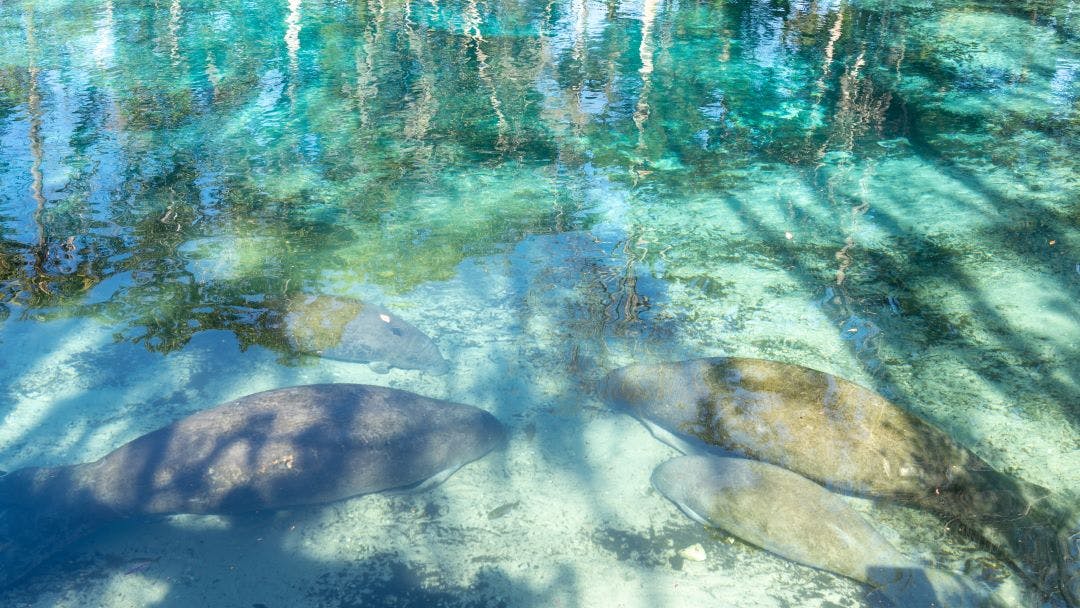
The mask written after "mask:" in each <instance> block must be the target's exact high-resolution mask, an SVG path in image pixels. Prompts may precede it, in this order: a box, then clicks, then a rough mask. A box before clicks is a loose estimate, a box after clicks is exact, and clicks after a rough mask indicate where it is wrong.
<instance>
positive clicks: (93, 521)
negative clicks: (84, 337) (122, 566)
mask: <svg viewBox="0 0 1080 608" xmlns="http://www.w3.org/2000/svg"><path fill="white" fill-rule="evenodd" d="M503 437H504V430H503V427H502V425H501V424H500V423H499V422H498V421H497V420H496V419H495V418H494V417H493V416H492V415H491V414H488V413H487V412H485V411H483V410H480V409H478V408H475V407H472V406H468V405H461V404H457V403H450V402H448V401H440V400H436V399H429V398H427V397H422V396H420V395H416V394H413V393H409V392H406V391H401V390H395V389H391V388H384V387H378V386H366V385H362V384H316V385H309V386H297V387H292V388H283V389H277V390H271V391H266V392H262V393H257V394H254V395H249V396H246V397H241V398H240V399H237V400H235V401H230V402H228V403H225V404H222V405H218V406H216V407H214V408H211V409H208V410H204V411H201V412H198V413H195V414H192V415H191V416H188V417H186V418H183V419H181V420H178V421H176V422H174V423H172V424H170V425H169V426H166V427H164V428H161V429H158V430H156V431H153V432H151V433H148V434H146V435H143V436H141V437H138V438H136V439H134V440H132V441H131V442H129V443H126V444H124V445H122V446H120V447H119V448H117V449H116V450H114V451H112V452H110V453H109V454H107V455H106V456H104V457H103V458H101V459H100V460H97V461H95V462H90V463H86V464H77V465H71V466H59V467H48V468H27V469H20V470H17V471H13V472H11V473H9V474H7V475H4V476H3V477H0V587H2V586H5V585H7V584H10V583H11V582H13V581H15V580H16V579H18V578H20V577H21V576H23V575H24V574H26V573H27V572H28V571H29V570H31V569H32V568H33V567H34V566H35V565H37V564H38V563H40V562H42V561H44V560H45V559H46V558H48V557H49V556H50V555H52V554H53V553H55V552H56V551H58V550H59V549H61V548H62V547H64V546H65V545H67V544H69V543H71V542H72V541H74V540H76V539H77V538H79V537H81V536H83V535H85V534H87V533H89V532H91V531H93V530H95V529H97V528H99V527H101V526H102V525H105V524H107V523H109V522H112V521H115V520H119V519H123V518H129V517H138V516H146V515H158V514H171V513H216V514H231V513H242V512H248V511H256V510H262V509H281V508H285V507H293V506H298V505H310V504H318V503H326V502H331V501H335V500H341V499H344V498H348V497H351V496H358V495H361V494H369V493H372V492H379V491H382V490H388V489H392V488H402V487H411V486H416V487H417V488H418V489H424V488H426V487H428V486H430V485H434V484H436V483H438V482H440V481H442V480H443V479H445V478H446V477H448V476H450V475H451V474H452V473H453V472H454V471H456V470H457V469H458V468H459V467H461V466H462V465H463V464H465V463H467V462H470V461H472V460H475V459H477V458H479V457H481V456H483V455H484V454H485V453H487V452H488V451H489V450H491V449H492V448H493V447H494V446H495V445H496V444H498V443H499V442H501V441H502V439H503Z"/></svg>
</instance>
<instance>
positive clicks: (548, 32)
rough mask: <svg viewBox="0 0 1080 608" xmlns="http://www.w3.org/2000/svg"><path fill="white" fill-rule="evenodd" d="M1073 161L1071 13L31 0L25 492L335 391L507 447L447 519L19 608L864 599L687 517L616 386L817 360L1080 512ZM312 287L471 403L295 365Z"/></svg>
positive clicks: (81, 581)
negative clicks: (487, 435) (426, 344)
mask: <svg viewBox="0 0 1080 608" xmlns="http://www.w3.org/2000/svg"><path fill="white" fill-rule="evenodd" d="M1077 158H1080V4H1077V3H1076V2H1075V1H1074V0H1030V1H1025V2H1012V1H1005V0H1000V1H991V0H985V1H981V2H979V1H960V0H951V1H940V2H929V1H921V0H919V1H916V0H864V1H855V0H820V1H816V2H811V1H806V0H791V1H790V2H783V1H780V0H737V1H728V2H722V1H721V2H698V3H691V2H684V1H682V0H666V1H661V0H637V1H627V2H617V1H612V2H606V3H605V2H597V1H590V0H552V1H550V2H535V1H532V0H506V1H502V2H479V1H476V0H443V1H441V2H440V1H437V0H430V1H414V2H408V1H406V2H402V1H401V0H385V1H375V0H370V1H369V0H352V1H339V0H321V1H318V0H276V1H273V2H270V1H263V0H234V1H230V0H202V1H195V0H159V1H155V2H150V1H148V0H73V1H64V2H61V1H59V0H44V1H43V0H34V1H31V0H24V1H17V0H0V348H2V351H0V352H2V354H0V390H2V391H3V397H4V398H3V399H2V405H0V469H4V470H12V469H16V468H20V467H24V466H41V465H56V464H63V463H71V462H81V461H88V460H92V459H95V458H98V457H100V456H101V455H103V454H105V453H107V452H109V451H110V450H112V449H113V448H115V447H117V446H118V445H120V444H122V443H124V442H125V441H128V440H130V439H132V438H134V437H136V436H139V435H141V434H143V433H145V432H148V431H150V430H153V429H155V428H158V427H160V426H162V425H164V424H166V423H168V422H170V421H172V420H175V419H176V418H179V417H181V416H183V415H185V414H188V413H191V412H194V411H197V410H200V409H203V408H206V407H209V406H211V405H214V404H216V403H220V402H223V401H226V400H229V399H232V398H236V397H239V396H241V395H245V394H249V393H253V392H256V391H259V390H264V389H269V388H276V387H280V386H288V385H293V384H301V383H309V382H334V381H337V382H365V383H372V384H381V385H389V386H393V387H396V388H403V389H407V390H412V391H415V392H419V393H421V394H425V395H430V396H433V397H439V398H446V399H451V400H455V401H460V402H463V403H469V404H474V405H477V406H479V407H482V408H484V409H486V410H488V411H490V412H492V413H494V414H495V415H496V416H497V417H498V418H499V419H500V420H502V421H503V422H504V423H505V424H506V425H507V426H508V428H509V429H510V434H511V435H510V441H509V443H508V444H507V446H506V447H505V448H504V449H502V450H500V451H497V452H495V453H493V454H490V455H488V456H487V457H485V458H484V459H481V460H479V461H477V462H474V463H472V464H469V465H467V466H466V467H464V468H463V469H462V470H461V471H459V472H458V473H456V474H455V475H454V476H453V477H451V478H450V479H449V480H448V481H447V482H446V483H445V484H443V485H441V486H440V487H438V488H436V489H435V490H433V491H431V492H428V493H424V494H416V495H381V494H380V495H373V496H368V497H362V498H357V499H353V500H349V501H345V502H341V503H336V504H332V505H327V506H325V507H319V508H310V509H296V510H292V511H289V512H284V513H278V514H262V515H252V516H244V517H235V518H219V517H192V516H177V517H172V518H166V519H164V520H160V521H154V522H150V523H141V524H136V523H132V524H130V525H124V526H119V527H114V528H110V529H108V530H105V531H103V532H101V533H100V534H98V535H95V536H93V537H91V538H88V539H86V540H84V541H82V542H80V543H79V544H78V545H76V546H75V547H73V548H72V549H71V550H70V551H68V552H65V553H64V554H62V555H60V556H57V557H56V558H54V559H52V560H50V561H49V562H47V563H46V564H45V565H44V566H43V567H42V568H40V569H39V570H38V571H37V572H36V573H35V574H34V575H33V576H31V577H29V578H27V579H24V580H23V581H22V582H21V583H19V584H18V585H17V586H16V587H15V588H12V589H9V590H6V591H3V592H0V602H2V603H3V604H4V605H20V606H21V605H26V606H84V605H101V606H134V605H148V606H190V605H221V606H226V605H227V606H252V605H259V604H262V605H265V606H267V607H270V608H273V607H275V606H309V605H310V606H342V607H344V606H356V605H369V604H385V605H398V606H402V605H416V606H422V605H437V604H438V605H467V606H471V605H476V606H488V605H508V606H533V605H535V606H616V605H622V606H643V607H644V606H700V605H703V604H704V603H705V602H708V603H709V604H712V605H738V606H793V605H798V606H838V605H839V606H864V605H871V602H872V601H873V599H874V598H868V597H867V594H868V590H867V589H866V588H865V587H862V586H860V585H858V584H856V583H854V582H852V581H849V580H847V579H842V578H839V577H836V576H833V575H830V574H827V573H824V572H822V571H819V570H814V569H811V568H807V567H803V566H800V565H796V564H793V563H792V562H788V561H786V560H783V559H781V558H778V557H775V556H773V555H771V554H768V553H765V552H763V551H761V550H758V549H756V548H754V547H751V546H748V545H744V544H741V543H739V542H737V541H734V540H733V539H731V538H730V537H727V536H725V535H724V534H722V533H716V532H708V531H705V530H703V529H702V528H701V527H700V526H699V525H697V524H695V523H693V522H692V521H690V520H689V519H687V518H685V517H684V516H683V515H682V514H681V513H679V512H678V511H677V510H676V509H675V508H674V507H673V506H672V505H671V504H670V503H668V502H666V500H665V499H664V498H663V497H662V496H661V495H659V494H658V493H656V492H655V491H653V490H652V489H650V486H649V475H650V473H651V472H652V469H653V468H654V467H655V466H656V465H657V464H659V463H660V462H663V461H664V460H666V459H668V458H670V457H671V456H672V455H674V451H673V450H671V449H669V448H667V447H666V446H665V445H663V444H661V443H659V442H657V441H655V440H654V439H653V438H652V437H651V436H650V435H649V434H648V432H647V431H646V430H645V429H644V428H643V427H642V426H641V425H640V424H638V423H637V422H636V421H634V420H632V419H630V418H629V417H627V416H625V415H623V414H620V413H617V412H614V411H611V410H610V409H608V408H607V406H606V405H605V404H604V403H602V401H601V400H600V399H599V398H598V396H597V395H596V394H595V385H596V382H597V380H598V379H599V378H601V377H602V376H603V374H604V373H606V372H607V371H608V370H610V369H613V368H615V367H618V366H620V365H625V364H628V363H631V362H640V361H661V360H670V359H680V358H690V357H697V356H706V355H718V354H725V355H736V356H744V357H757V358H766V359H775V360H780V361H785V362H790V363H796V364H800V365H805V366H809V367H813V368H816V369H821V370H824V371H828V372H831V373H834V374H837V375H839V376H842V377H845V378H848V379H851V380H853V381H855V382H857V383H859V384H862V385H864V386H868V387H872V388H874V389H875V390H877V391H878V392H880V393H882V394H884V395H886V396H888V397H889V398H891V399H893V400H894V401H896V402H897V403H899V404H900V405H902V406H903V407H905V408H907V409H909V410H910V411H913V412H915V413H917V414H918V415H920V416H922V417H923V418H925V419H927V420H930V421H932V422H933V423H935V424H936V425H938V426H939V427H941V428H943V429H945V430H946V431H947V432H948V433H950V434H951V435H952V436H953V437H955V438H956V439H957V440H958V441H959V442H961V443H962V444H964V445H965V446H967V447H968V448H970V449H971V450H973V451H974V452H976V453H977V454H979V455H980V456H981V457H983V458H984V459H986V460H987V461H989V462H990V463H991V464H993V465H994V466H995V467H997V468H999V469H1001V470H1005V471H1008V472H1010V473H1012V474H1014V475H1016V476H1018V477H1021V478H1023V479H1026V480H1028V481H1031V482H1034V483H1038V484H1040V485H1043V486H1046V487H1047V488H1050V489H1052V490H1055V491H1058V492H1080V171H1078V168H1080V162H1078V161H1077V160H1076V159H1077ZM305 293H309V294H314V293H319V294H329V295H335V296H351V297H356V298H362V299H365V300H371V301H377V302H379V303H380V304H382V305H384V306H386V307H387V308H388V309H391V310H394V311H397V312H398V313H399V314H400V315H401V316H402V317H403V318H406V319H407V320H408V321H409V322H410V323H412V324H413V325H415V326H416V327H418V328H419V329H420V330H422V331H424V332H425V333H427V334H428V335H429V336H431V337H432V338H433V339H434V340H435V342H436V343H437V344H438V346H439V348H440V349H441V351H442V354H443V355H444V356H445V357H446V359H447V360H448V361H449V363H450V371H449V373H447V374H445V375H432V374H428V373H425V372H423V371H414V370H413V371H410V370H401V369H391V370H390V371H388V372H386V373H379V372H385V370H383V369H377V368H376V366H368V365H364V364H358V363H348V362H340V361H332V360H328V359H320V358H316V357H311V356H304V355H301V354H299V353H296V352H292V351H291V350H290V346H289V342H288V340H287V339H285V337H284V336H283V335H282V333H281V330H280V327H279V326H278V325H277V324H275V323H274V322H273V318H274V313H276V312H278V311H280V310H281V307H282V305H283V302H284V301H285V300H287V299H288V298H289V297H291V296H295V295H298V294H305ZM850 502H851V503H852V505H853V506H854V507H855V508H857V509H859V510H860V511H862V512H863V513H864V514H866V515H867V517H868V518H869V520H870V521H871V523H872V524H874V525H875V526H876V527H877V528H878V529H879V531H881V532H882V534H884V535H885V536H886V537H887V538H889V540H891V541H893V542H894V543H895V544H897V545H898V546H900V547H901V548H903V549H904V551H905V552H906V553H907V554H908V555H911V556H914V557H915V558H917V559H920V560H923V561H925V562H927V563H931V562H933V563H936V564H938V565H939V567H945V568H951V569H954V570H956V571H961V572H962V571H964V569H965V563H967V564H968V565H969V567H968V571H969V572H970V573H971V576H973V577H975V578H979V579H980V580H983V582H985V583H987V584H990V585H993V586H1001V585H1009V584H1015V585H1016V586H1021V587H1022V586H1023V585H1024V583H1023V582H1022V581H1021V580H1020V578H1019V577H1018V576H1017V575H1016V574H1015V573H1011V572H1010V571H1009V570H1008V569H1007V568H1005V567H1003V566H1000V565H999V566H996V567H992V568H983V569H980V568H977V567H976V568H972V567H970V564H974V563H976V562H980V561H986V560H990V561H992V559H991V558H990V557H989V556H988V555H987V554H986V553H985V552H984V551H983V550H982V549H980V548H979V547H978V546H977V545H976V543H975V542H974V541H973V540H972V539H970V538H968V537H965V536H963V535H961V534H958V533H957V532H956V531H955V530H954V529H952V528H950V527H949V526H948V525H947V522H943V521H941V520H939V519H937V518H935V517H933V516H930V515H928V514H926V513H922V512H919V511H916V510H914V509H910V508H908V507H905V506H903V505H897V504H889V503H885V502H880V501H879V502H872V501H869V500H865V499H858V498H851V499H850ZM694 543H701V544H702V545H703V547H704V549H705V553H706V556H707V557H706V559H705V561H702V562H694V561H687V560H683V559H682V558H680V557H679V556H678V555H677V553H676V552H677V551H678V550H679V549H681V548H683V547H686V546H689V545H692V544H694ZM987 571H989V572H990V574H987V573H986V572H987ZM1002 581H1004V583H1003V582H1002ZM1061 602H1062V600H1061V598H1060V597H1057V596H1051V597H1040V596H1038V594H1035V593H1033V592H1030V590H1028V592H1027V594H1026V595H1020V592H1019V591H1018V592H1017V596H1016V598H1015V604H1016V605H1022V606H1029V605H1030V606H1058V605H1062V604H1061Z"/></svg>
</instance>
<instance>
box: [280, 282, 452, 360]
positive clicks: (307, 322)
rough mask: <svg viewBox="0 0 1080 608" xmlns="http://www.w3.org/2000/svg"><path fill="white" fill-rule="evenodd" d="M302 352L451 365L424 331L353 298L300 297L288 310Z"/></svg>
mask: <svg viewBox="0 0 1080 608" xmlns="http://www.w3.org/2000/svg"><path fill="white" fill-rule="evenodd" d="M285 334H286V337H287V338H288V341H289V344H290V345H291V346H292V347H293V348H295V349H296V350H298V351H301V352H305V353H309V354H313V355H319V356H322V357H327V358H330V359H339V360H342V361H353V362H357V363H372V364H379V365H380V366H389V367H397V368H401V369H418V370H422V371H427V372H431V373H434V374H444V373H446V372H447V371H448V370H449V365H448V364H447V362H446V360H445V359H443V356H442V353H440V352H439V347H438V346H436V345H435V342H433V341H432V340H431V338H429V337H428V336H427V335H426V334H425V333H424V332H422V331H420V330H419V329H417V328H416V327H414V326H413V325H412V324H410V323H409V322H408V321H405V320H404V319H402V318H401V317H400V316H399V315H397V314H396V313H393V312H391V311H389V310H387V309H386V308H383V307H382V306H379V305H377V304H373V303H370V302H361V301H359V300H354V299H350V298H335V297H330V296H299V297H296V298H293V299H292V300H291V301H290V302H289V305H288V311H287V314H286V315H285Z"/></svg>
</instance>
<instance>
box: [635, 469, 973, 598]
mask: <svg viewBox="0 0 1080 608" xmlns="http://www.w3.org/2000/svg"><path fill="white" fill-rule="evenodd" d="M652 483H653V486H654V487H655V488H656V489H657V490H659V491H660V493H661V494H663V495H664V496H666V497H667V498H668V499H669V500H671V501H672V502H674V503H675V504H676V505H678V507H679V508H680V509H681V510H682V511H683V512H684V513H686V514H687V515H688V516H690V517H691V518H692V519H694V520H696V521H698V522H699V523H701V524H704V525H707V526H715V527H718V528H722V529H724V530H726V531H728V532H729V533H731V534H732V535H734V536H737V537H739V538H740V539H742V540H744V541H746V542H748V543H750V544H753V545H756V546H758V547H761V548H762V549H766V550H768V551H771V552H773V553H775V554H777V555H779V556H781V557H784V558H786V559H790V560H792V561H796V562H799V563H801V564H805V565H807V566H812V567H815V568H820V569H822V570H827V571H829V572H833V573H836V574H840V575H842V576H846V577H848V578H852V579H855V580H856V581H859V582H862V583H866V584H869V585H871V586H873V587H875V588H877V589H878V590H879V591H881V592H882V593H883V594H884V595H885V596H886V597H888V598H889V599H890V600H892V602H893V603H895V604H896V605H897V606H902V607H904V608H931V607H939V608H944V607H956V608H961V607H965V606H970V607H975V606H980V605H983V603H984V602H986V601H987V593H986V592H985V591H983V590H981V589H979V588H978V587H976V586H975V585H974V584H972V583H970V582H968V581H965V580H964V579H962V578H961V577H958V576H955V575H952V574H950V573H948V572H944V571H941V570H936V569H933V568H927V567H924V566H922V565H920V564H918V563H916V562H913V561H912V560H910V559H908V558H907V557H906V556H904V555H903V554H901V553H900V552H899V551H897V549H896V548H895V547H893V546H892V545H891V544H890V543H889V542H888V541H887V540H885V539H884V538H883V537H882V536H881V535H880V534H878V533H877V531H875V530H874V529H873V528H872V527H871V526H870V525H869V524H868V523H866V521H865V520H864V519H863V518H862V517H861V516H860V515H859V514H858V513H857V512H855V511H854V510H853V509H851V508H850V507H849V506H848V505H847V504H846V503H844V501H843V500H842V499H841V498H840V497H839V496H838V495H836V494H834V493H832V492H829V491H828V490H826V489H825V488H823V487H821V486H820V485H818V484H816V483H814V482H812V481H810V480H809V479H807V478H805V477H803V476H801V475H798V474H796V473H792V472H791V471H788V470H787V469H783V468H780V467H778V466H775V465H771V464H768V463H765V462H760V461H752V460H746V459H743V458H729V457H722V456H712V455H699V456H682V457H679V458H675V459H673V460H669V461H668V462H665V463H663V464H661V465H660V466H658V467H657V468H656V470H655V471H653V475H652Z"/></svg>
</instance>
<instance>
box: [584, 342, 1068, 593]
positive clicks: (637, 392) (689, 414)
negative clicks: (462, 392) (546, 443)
mask: <svg viewBox="0 0 1080 608" xmlns="http://www.w3.org/2000/svg"><path fill="white" fill-rule="evenodd" d="M603 390H604V392H605V396H606V398H607V399H608V400H609V401H610V402H612V403H613V404H615V405H616V406H619V407H622V408H625V409H626V410H627V411H629V412H630V413H631V414H633V415H634V416H636V417H637V418H638V419H640V420H641V421H642V422H643V423H645V425H646V426H647V427H649V428H650V430H652V432H653V434H654V435H656V436H657V437H658V438H659V439H661V440H663V441H665V442H667V443H669V444H671V445H672V446H673V447H675V448H677V449H679V450H681V451H683V452H686V453H694V452H703V451H704V452H709V451H712V452H717V451H719V452H726V453H728V454H737V455H741V456H745V457H748V458H753V459H756V460H762V461H765V462H769V463H772V464H775V465H778V466H781V467H784V468H786V469H789V470H791V471H794V472H796V473H798V474H800V475H802V476H804V477H808V478H810V479H812V480H814V481H816V482H818V483H820V484H822V485H824V486H826V487H828V488H830V489H835V490H839V491H843V492H851V493H856V494H863V495H870V496H883V497H889V498H893V499H897V500H901V501H905V502H910V503H914V504H916V505H918V506H921V507H923V508H927V509H929V510H932V511H935V512H937V513H940V514H944V515H946V516H948V517H949V518H950V519H951V520H959V521H960V522H962V523H963V524H964V525H965V526H966V527H967V528H968V529H969V530H970V531H972V532H974V533H975V534H976V535H978V536H981V537H982V538H983V539H985V540H986V541H988V542H989V543H990V544H991V545H992V546H993V547H994V549H995V550H996V552H997V553H999V554H1000V555H1001V556H1002V557H1004V558H1005V559H1008V560H1009V561H1010V562H1012V563H1013V564H1014V565H1016V566H1017V567H1018V568H1019V569H1020V570H1021V571H1023V572H1024V573H1025V574H1026V575H1027V576H1029V577H1030V578H1031V579H1032V580H1033V582H1035V583H1036V584H1037V585H1038V586H1039V587H1040V588H1042V589H1044V590H1046V591H1047V592H1051V591H1052V590H1054V589H1055V588H1057V589H1060V590H1061V591H1062V592H1063V593H1064V595H1065V596H1066V598H1068V599H1069V601H1070V602H1072V603H1073V604H1074V605H1080V566H1078V563H1080V562H1078V560H1080V555H1078V551H1080V535H1077V530H1078V529H1080V520H1078V511H1080V508H1078V507H1080V505H1078V504H1077V503H1076V501H1075V498H1070V497H1066V496H1060V495H1055V494H1052V493H1051V492H1049V491H1048V490H1046V489H1045V488H1042V487H1039V486H1036V485H1034V484H1030V483H1027V482H1024V481H1022V480H1019V479H1016V478H1013V477H1010V476H1008V475H1004V474H1002V473H999V472H997V471H995V470H994V469H993V468H991V467H990V465H988V464H987V463H986V462H984V461H983V460H982V459H980V458H979V457H978V456H976V455H975V454H973V453H972V452H970V451H969V450H967V449H966V448H964V447H963V446H961V445H959V444H957V443H956V442H955V441H953V440H952V439H951V438H950V437H949V436H948V435H946V434H945V433H943V432H941V431H940V430H938V429H936V428H934V427H933V426H931V425H929V424H927V423H926V422H924V421H922V420H920V419H919V418H917V417H915V416H914V415H912V414H910V413H908V412H906V411H905V410H903V409H902V408H900V407H898V406H896V405H894V404H892V403H891V402H889V401H888V400H887V399H885V398H884V397H881V396H880V395H878V394H876V393H874V392H873V391H870V390H868V389H866V388H863V387H861V386H858V385H856V384H854V383H852V382H849V381H847V380H844V379H842V378H837V377H835V376H832V375H830V374H826V373H824V372H819V371H816V370H812V369H808V368H805V367H801V366H797V365H790V364H786V363H779V362H775V361H765V360H759V359H740V358H725V357H716V358H707V359H693V360H689V361H681V362H674V363H658V364H640V365H631V366H628V367H624V368H621V369H617V370H615V371H613V372H611V373H610V374H609V375H608V376H607V378H606V379H605V380H604V386H603Z"/></svg>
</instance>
